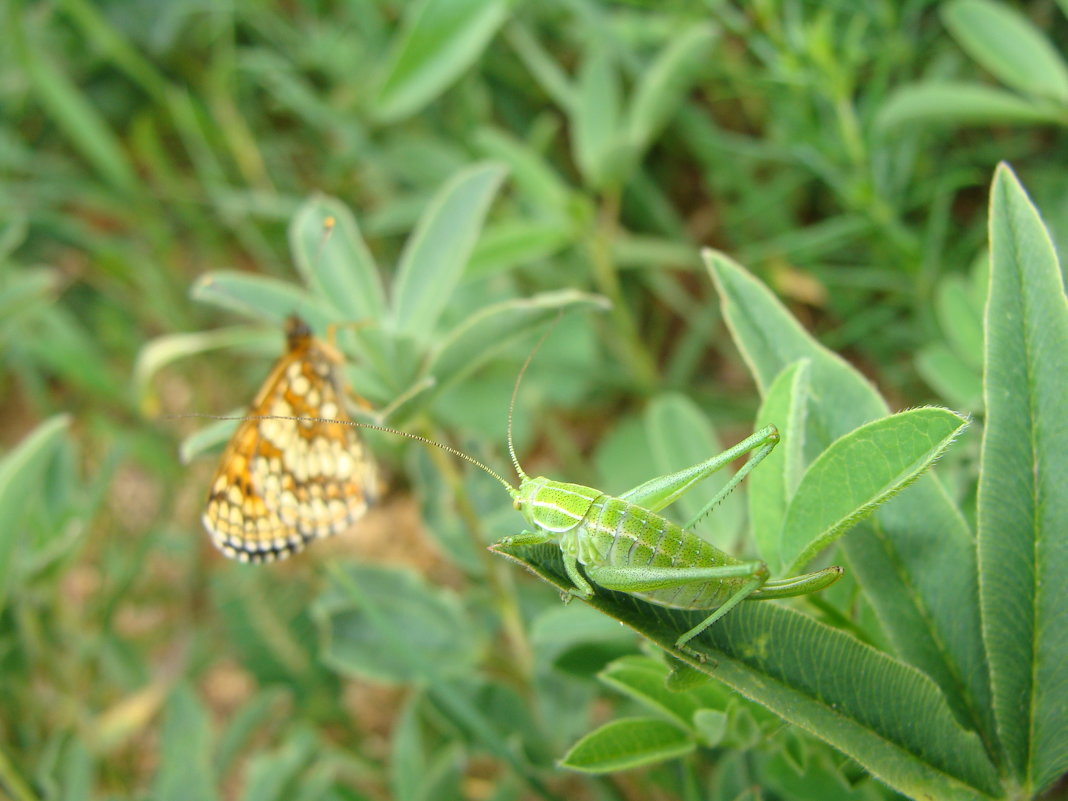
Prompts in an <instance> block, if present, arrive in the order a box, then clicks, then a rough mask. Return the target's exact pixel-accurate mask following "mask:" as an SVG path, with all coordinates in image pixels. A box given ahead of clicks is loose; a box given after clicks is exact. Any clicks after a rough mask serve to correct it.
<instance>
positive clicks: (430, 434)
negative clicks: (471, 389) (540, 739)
mask: <svg viewBox="0 0 1068 801" xmlns="http://www.w3.org/2000/svg"><path fill="white" fill-rule="evenodd" d="M422 433H423V435H424V436H426V437H427V439H435V440H438V441H440V440H441V439H442V438H441V437H440V436H437V437H435V436H434V435H435V433H436V432H434V431H433V430H430V429H429V428H428V429H426V430H425V431H424V432H422ZM428 453H429V454H430V459H431V461H433V462H434V466H435V467H436V468H437V470H438V472H439V473H440V474H441V476H442V477H443V478H444V479H445V481H446V483H447V484H448V485H449V488H450V489H451V490H452V496H453V499H454V500H455V502H456V511H457V514H459V516H460V519H461V520H462V521H463V522H464V528H465V530H466V531H467V534H468V537H470V539H471V543H472V545H473V546H474V548H475V552H476V553H478V555H479V559H480V560H481V562H482V567H483V573H484V575H485V577H486V581H487V582H488V584H489V589H490V593H491V594H492V596H493V598H494V601H495V602H496V604H497V608H498V611H499V612H500V615H501V625H502V627H503V629H504V634H505V639H506V640H507V642H508V648H509V650H510V651H511V653H512V663H513V664H514V665H515V666H516V668H517V670H516V673H517V678H518V679H519V681H520V682H521V684H522V689H523V691H524V694H529V690H530V681H531V674H532V673H533V669H534V655H533V652H532V651H531V648H530V642H529V641H528V640H527V635H526V627H525V626H524V625H523V618H522V615H521V614H520V612H519V605H518V604H517V603H516V593H515V583H514V580H513V577H512V572H511V570H509V569H508V566H507V565H506V564H505V563H504V562H503V561H501V560H499V559H496V558H494V557H493V555H492V554H491V553H490V552H489V551H488V550H486V541H487V540H488V537H486V536H485V534H484V530H483V526H482V520H481V519H480V518H479V516H478V513H477V512H476V511H475V508H474V506H473V505H472V503H471V499H470V497H469V495H468V492H467V488H466V487H465V486H464V482H463V476H462V475H461V474H460V472H459V471H458V470H457V469H456V464H455V462H454V461H453V459H452V457H451V456H449V455H448V454H447V453H445V452H444V451H440V450H438V449H437V448H430V449H428Z"/></svg>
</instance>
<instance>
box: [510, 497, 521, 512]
mask: <svg viewBox="0 0 1068 801" xmlns="http://www.w3.org/2000/svg"><path fill="white" fill-rule="evenodd" d="M512 508H513V509H515V510H516V511H517V512H518V511H519V510H520V509H522V508H523V502H522V501H521V500H519V498H513V499H512Z"/></svg>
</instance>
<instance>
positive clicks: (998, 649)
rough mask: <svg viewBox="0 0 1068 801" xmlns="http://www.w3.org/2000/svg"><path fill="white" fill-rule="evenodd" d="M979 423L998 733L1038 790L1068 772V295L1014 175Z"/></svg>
mask: <svg viewBox="0 0 1068 801" xmlns="http://www.w3.org/2000/svg"><path fill="white" fill-rule="evenodd" d="M990 250H991V262H990V292H989V301H988V303H987V308H986V375H985V387H984V397H985V401H986V428H985V431H984V436H983V448H982V466H981V476H980V481H979V501H978V504H979V564H980V565H981V567H982V576H983V582H982V585H981V586H982V604H983V607H982V611H983V632H984V635H985V638H986V645H987V651H988V653H989V655H990V672H991V684H992V685H993V688H994V713H995V715H996V717H997V724H998V733H999V734H1000V738H1001V745H1002V747H1003V748H1004V752H1005V755H1006V756H1007V758H1008V761H1009V764H1010V765H1011V767H1012V770H1013V773H1014V774H1015V775H1016V777H1017V778H1018V779H1019V781H1020V782H1021V784H1022V785H1023V786H1024V787H1025V788H1027V792H1028V793H1038V792H1040V791H1041V790H1042V789H1043V788H1044V787H1046V785H1048V784H1049V782H1051V781H1052V780H1054V779H1055V778H1056V777H1057V776H1059V775H1060V774H1061V773H1063V772H1064V771H1065V770H1068V672H1066V670H1065V665H1066V664H1068V627H1066V626H1065V615H1066V614H1068V612H1066V610H1068V547H1066V542H1068V540H1066V533H1068V493H1066V492H1065V484H1066V481H1068V392H1066V391H1065V372H1064V370H1065V354H1068V301H1066V299H1065V294H1064V284H1063V279H1062V276H1061V271H1060V267H1059V265H1058V263H1057V255H1056V252H1055V251H1054V248H1053V245H1052V243H1051V242H1050V239H1049V234H1048V233H1047V231H1046V229H1045V227H1044V226H1043V223H1042V219H1041V218H1040V217H1039V214H1038V211H1037V210H1036V209H1035V207H1034V206H1033V205H1032V203H1031V201H1030V199H1029V198H1028V197H1027V194H1026V192H1025V191H1024V189H1023V187H1022V186H1021V185H1020V183H1019V181H1018V180H1017V178H1016V176H1015V175H1013V173H1012V171H1011V170H1010V169H1009V168H1008V167H1007V166H1005V165H1002V166H1000V167H998V171H997V174H996V176H995V178H994V185H993V188H992V190H991V198H990Z"/></svg>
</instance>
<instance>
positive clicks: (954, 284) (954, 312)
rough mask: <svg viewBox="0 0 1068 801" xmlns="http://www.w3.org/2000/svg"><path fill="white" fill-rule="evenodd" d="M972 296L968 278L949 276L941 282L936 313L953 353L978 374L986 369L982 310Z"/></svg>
mask: <svg viewBox="0 0 1068 801" xmlns="http://www.w3.org/2000/svg"><path fill="white" fill-rule="evenodd" d="M973 294H974V293H973V292H972V291H971V287H970V286H969V282H968V279H966V278H964V277H963V276H961V275H956V274H952V275H947V276H945V277H944V278H943V279H942V280H941V281H939V282H938V287H937V289H936V293H935V311H936V312H937V314H938V324H939V327H940V328H941V329H942V333H943V334H945V337H946V340H947V341H948V342H949V344H950V345H951V346H952V347H953V352H954V353H955V354H957V356H958V357H960V359H961V360H962V361H963V362H964V363H965V364H966V365H967V366H968V367H972V368H974V369H975V370H976V371H977V372H978V371H979V370H981V369H982V367H983V309H982V303H981V302H980V301H978V300H977V299H976V298H974V297H973Z"/></svg>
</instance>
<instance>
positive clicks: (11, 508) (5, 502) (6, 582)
mask: <svg viewBox="0 0 1068 801" xmlns="http://www.w3.org/2000/svg"><path fill="white" fill-rule="evenodd" d="M70 420H71V418H70V415H66V414H58V415H56V416H54V417H50V418H49V419H47V420H45V421H44V422H43V423H40V424H39V425H38V426H37V427H36V428H35V429H34V430H33V431H31V432H30V433H29V434H27V435H26V436H25V437H24V438H23V439H22V441H21V442H20V443H19V444H18V445H16V446H15V447H14V448H12V449H11V450H10V451H8V452H7V453H6V454H4V456H3V458H2V459H0V520H3V521H4V524H3V525H2V526H0V610H3V608H4V606H5V603H6V600H7V594H8V591H9V590H10V584H11V581H12V577H13V575H14V570H15V561H16V558H17V549H18V547H19V541H20V539H21V534H22V526H21V525H19V524H20V522H21V521H22V519H23V513H24V510H25V507H26V499H27V498H29V497H33V496H34V495H35V492H36V489H37V488H38V487H39V486H40V485H41V483H42V478H41V477H42V475H43V474H44V472H45V470H46V469H47V467H48V465H49V463H50V462H51V461H52V458H53V456H54V455H55V454H56V452H57V451H58V450H59V448H60V447H62V445H63V443H64V442H65V441H66V434H67V429H68V428H69V427H70Z"/></svg>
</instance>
